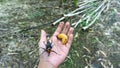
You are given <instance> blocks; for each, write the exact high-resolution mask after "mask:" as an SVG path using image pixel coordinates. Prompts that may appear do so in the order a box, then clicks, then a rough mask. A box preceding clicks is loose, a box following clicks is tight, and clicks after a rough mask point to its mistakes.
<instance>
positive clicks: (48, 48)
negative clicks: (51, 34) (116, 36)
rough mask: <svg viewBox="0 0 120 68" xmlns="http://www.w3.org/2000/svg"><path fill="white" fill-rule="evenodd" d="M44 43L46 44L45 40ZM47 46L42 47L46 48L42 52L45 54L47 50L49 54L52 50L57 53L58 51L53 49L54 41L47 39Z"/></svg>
mask: <svg viewBox="0 0 120 68" xmlns="http://www.w3.org/2000/svg"><path fill="white" fill-rule="evenodd" d="M44 44H45V42H44ZM45 46H46V48H42V47H41V48H42V49H44V51H43V52H42V53H41V54H43V53H44V52H47V53H48V56H49V55H50V53H51V52H54V53H56V54H57V52H55V51H54V50H52V42H50V41H47V44H45Z"/></svg>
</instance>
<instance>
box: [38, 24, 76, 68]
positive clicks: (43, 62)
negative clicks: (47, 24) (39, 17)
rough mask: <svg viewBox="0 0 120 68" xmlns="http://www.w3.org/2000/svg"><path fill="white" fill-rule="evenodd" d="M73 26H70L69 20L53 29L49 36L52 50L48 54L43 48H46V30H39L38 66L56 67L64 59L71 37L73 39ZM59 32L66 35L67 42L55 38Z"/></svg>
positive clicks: (45, 67) (40, 67)
mask: <svg viewBox="0 0 120 68" xmlns="http://www.w3.org/2000/svg"><path fill="white" fill-rule="evenodd" d="M73 30H74V29H73V28H72V27H70V23H69V22H66V23H64V22H61V23H60V24H59V25H58V27H57V29H56V30H55V32H54V34H53V35H52V37H51V38H50V41H51V42H52V50H53V51H55V52H56V53H57V54H56V53H54V52H50V55H49V56H48V53H47V52H44V53H43V51H44V49H42V48H46V45H45V43H44V42H47V39H46V32H45V31H44V30H41V37H40V41H39V43H38V45H39V54H40V62H39V64H38V68H58V67H59V65H60V64H61V63H62V62H63V61H64V60H65V58H66V57H67V55H68V53H69V49H70V47H71V43H72V39H73ZM60 33H64V34H66V35H67V36H68V42H67V43H66V44H65V45H63V44H62V42H61V41H60V40H59V39H57V35H58V34H60Z"/></svg>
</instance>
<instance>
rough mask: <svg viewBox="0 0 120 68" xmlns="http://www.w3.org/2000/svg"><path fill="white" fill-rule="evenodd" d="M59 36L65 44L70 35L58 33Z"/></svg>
mask: <svg viewBox="0 0 120 68" xmlns="http://www.w3.org/2000/svg"><path fill="white" fill-rule="evenodd" d="M57 38H58V39H60V40H61V41H62V44H63V45H65V44H66V43H67V41H68V36H67V35H66V34H63V33H61V34H58V35H57Z"/></svg>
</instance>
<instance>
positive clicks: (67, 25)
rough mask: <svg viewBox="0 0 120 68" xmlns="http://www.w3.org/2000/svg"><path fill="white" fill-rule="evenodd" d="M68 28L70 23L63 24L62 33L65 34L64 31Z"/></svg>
mask: <svg viewBox="0 0 120 68" xmlns="http://www.w3.org/2000/svg"><path fill="white" fill-rule="evenodd" d="M69 28H70V23H69V22H67V23H66V24H65V26H64V29H63V31H62V33H64V34H66V33H67V32H68V29H69Z"/></svg>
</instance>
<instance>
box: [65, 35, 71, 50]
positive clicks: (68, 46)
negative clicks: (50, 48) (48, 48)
mask: <svg viewBox="0 0 120 68" xmlns="http://www.w3.org/2000/svg"><path fill="white" fill-rule="evenodd" d="M72 40H73V34H70V35H69V40H68V42H67V44H66V46H67V48H68V49H69V48H70V47H71V43H72Z"/></svg>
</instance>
